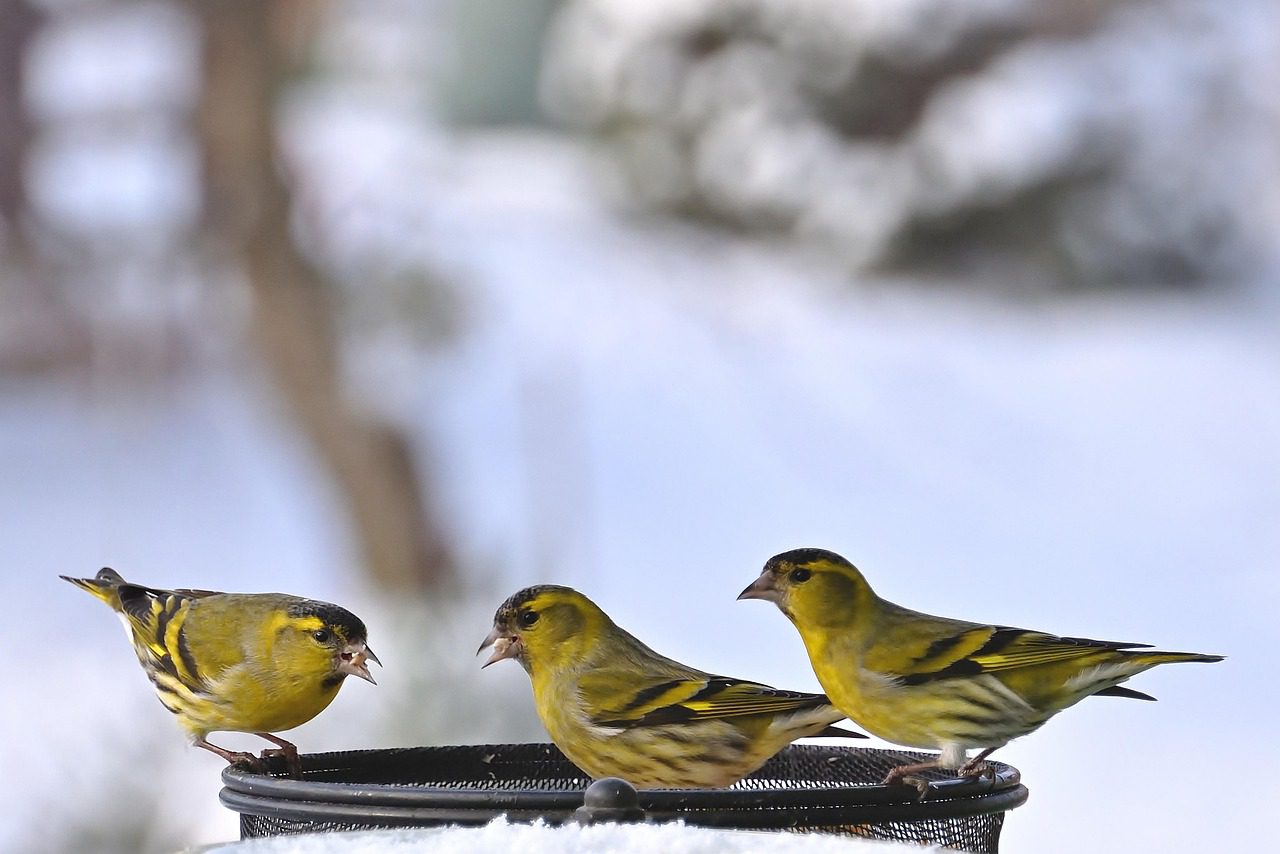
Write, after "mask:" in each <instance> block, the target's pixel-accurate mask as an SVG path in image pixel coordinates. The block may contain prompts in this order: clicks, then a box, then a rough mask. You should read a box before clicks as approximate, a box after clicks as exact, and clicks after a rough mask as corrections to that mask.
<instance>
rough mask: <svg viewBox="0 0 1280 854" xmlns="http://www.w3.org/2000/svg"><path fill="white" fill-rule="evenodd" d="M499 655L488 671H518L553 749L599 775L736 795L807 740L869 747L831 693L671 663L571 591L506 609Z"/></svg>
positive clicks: (518, 597) (497, 620)
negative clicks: (744, 782) (748, 779)
mask: <svg viewBox="0 0 1280 854" xmlns="http://www.w3.org/2000/svg"><path fill="white" fill-rule="evenodd" d="M490 646H492V647H493V653H492V655H490V656H489V659H488V660H487V661H486V662H485V663H484V666H485V667H488V666H489V665H490V664H493V663H494V662H495V661H502V660H503V659H506V658H514V659H515V660H516V661H518V662H520V665H521V666H522V667H524V669H525V671H526V672H527V673H528V674H529V681H530V683H531V684H532V686H533V699H534V706H535V707H536V708H537V710H538V717H540V718H541V719H542V723H543V725H544V726H545V727H546V728H547V732H548V733H549V734H550V736H551V740H552V741H553V742H555V744H556V746H557V747H559V748H560V750H561V751H563V752H564V754H565V755H566V756H567V757H569V759H570V760H571V761H572V762H573V763H574V764H575V765H577V766H578V767H579V768H581V769H582V770H583V771H585V772H587V773H588V774H590V775H591V776H592V777H596V778H600V777H621V778H622V779H624V780H626V781H627V782H629V783H630V784H631V785H633V786H636V787H638V788H647V789H672V788H692V789H702V788H716V787H720V786H730V785H733V784H734V783H736V782H737V781H738V780H741V779H742V778H743V777H745V776H746V775H747V774H750V773H752V772H753V771H755V770H756V769H757V768H759V767H760V766H761V765H763V764H764V763H765V761H767V760H768V759H769V757H771V756H773V755H774V754H775V753H777V752H778V751H779V750H782V749H783V748H784V747H786V746H787V745H788V744H790V743H791V742H792V741H794V740H795V739H797V738H805V737H808V736H817V735H821V736H835V737H840V738H865V736H863V735H861V734H859V733H854V732H849V731H847V730H841V729H838V728H836V727H833V726H831V724H833V723H834V722H836V721H838V720H841V719H842V718H843V717H844V715H843V714H842V713H841V712H840V711H838V710H837V709H835V708H834V707H833V706H832V705H831V703H830V701H828V700H827V698H826V696H824V695H822V694H806V693H803V692H800V691H782V690H778V689H776V688H771V687H769V686H768V685H762V684H760V683H758V682H749V681H747V680H744V679H732V678H729V677H725V676H715V675H713V674H710V673H706V672H704V671H701V670H695V669H694V668H692V667H688V666H686V665H684V664H681V663H680V662H678V661H673V660H672V659H670V658H667V657H665V656H662V655H659V654H658V653H656V652H654V651H653V650H652V649H650V648H649V647H647V646H645V645H644V644H643V643H641V642H640V641H639V640H638V639H637V638H636V637H634V636H633V635H631V634H630V633H629V632H627V631H625V630H624V629H622V628H621V627H619V626H618V625H617V624H616V623H614V622H613V620H611V619H610V618H609V616H608V615H607V614H606V613H605V612H604V611H603V610H601V609H600V607H599V606H597V605H596V604H595V603H594V602H592V601H591V600H590V599H588V598H587V597H586V596H584V595H582V594H581V593H579V592H578V591H576V590H573V589H571V588H568V587H557V586H554V585H549V584H547V585H541V586H538V587H529V588H526V589H524V590H521V591H519V592H518V593H516V594H515V595H513V596H512V597H511V598H509V599H508V600H507V601H506V602H504V603H502V606H501V607H499V608H498V611H497V613H496V614H495V615H494V619H493V630H492V631H491V632H489V635H488V637H486V638H485V639H484V643H482V644H481V645H480V650H478V651H477V653H478V652H480V651H483V650H485V649H487V648H488V647H490Z"/></svg>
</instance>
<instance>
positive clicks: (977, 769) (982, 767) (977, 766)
mask: <svg viewBox="0 0 1280 854" xmlns="http://www.w3.org/2000/svg"><path fill="white" fill-rule="evenodd" d="M956 776H957V777H961V778H963V779H966V780H981V779H982V778H983V777H988V778H990V779H992V780H994V779H995V778H996V769H995V766H994V765H992V764H991V763H990V762H986V761H984V760H982V759H976V758H975V759H970V760H969V761H968V762H966V763H964V764H963V765H961V766H960V767H959V769H957V770H956Z"/></svg>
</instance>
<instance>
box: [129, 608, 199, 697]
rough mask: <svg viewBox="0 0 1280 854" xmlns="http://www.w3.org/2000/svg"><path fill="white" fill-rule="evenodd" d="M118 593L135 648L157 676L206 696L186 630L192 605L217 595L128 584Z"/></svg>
mask: <svg viewBox="0 0 1280 854" xmlns="http://www.w3.org/2000/svg"><path fill="white" fill-rule="evenodd" d="M117 592H118V594H119V597H120V611H121V613H122V614H124V616H125V619H126V620H128V622H129V627H130V628H131V629H132V630H133V639H134V646H135V648H137V649H138V651H139V654H145V655H146V656H147V657H148V658H149V659H150V663H151V665H152V666H153V667H154V668H155V671H156V674H155V675H159V674H165V675H167V676H168V677H170V678H172V679H174V680H177V682H178V683H180V684H181V686H183V687H185V688H186V689H188V690H190V691H192V692H197V693H199V692H203V691H204V690H205V689H206V688H207V685H206V683H205V680H204V677H203V676H202V675H201V673H200V671H199V669H198V668H197V667H196V662H195V659H194V658H193V657H192V655H191V650H190V648H189V647H188V645H187V637H186V633H185V631H184V626H185V625H186V620H187V615H188V614H189V613H190V609H191V604H192V602H194V601H196V600H197V599H202V598H205V597H207V596H213V595H216V593H215V592H214V591H209V590H158V589H155V588H152V587H143V586H142V585H139V584H129V583H124V584H121V585H120V586H119V588H118V589H117ZM157 684H159V683H157Z"/></svg>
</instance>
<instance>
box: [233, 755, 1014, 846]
mask: <svg viewBox="0 0 1280 854" xmlns="http://www.w3.org/2000/svg"><path fill="white" fill-rule="evenodd" d="M922 758H928V756H927V755H926V754H921V753H913V752H907V751H896V750H873V749H867V748H850V747H824V746H813V745H792V746H791V747H788V748H787V749H786V750H784V751H782V752H781V753H779V754H778V755H777V756H775V757H774V758H773V759H770V760H769V761H768V762H766V763H765V764H764V766H763V767H762V768H760V769H759V770H758V771H756V772H755V773H754V774H752V775H751V776H750V777H747V778H746V779H744V780H742V781H741V782H739V783H737V784H736V785H734V786H732V787H730V788H727V789H713V790H695V789H651V790H642V791H640V792H639V793H638V795H637V800H638V806H639V808H640V809H641V810H643V818H644V820H647V821H674V820H677V819H678V820H682V821H684V822H686V823H687V824H691V825H697V826H701V827H717V828H733V829H738V830H791V831H803V832H820V833H836V834H845V835H852V836H861V837H867V838H872V839H892V840H899V841H910V842H919V843H930V844H934V845H944V846H948V847H953V848H958V849H961V850H965V851H978V852H986V851H996V850H998V843H999V836H1000V829H1001V827H1002V825H1003V823H1004V813H1005V812H1006V811H1007V810H1010V809H1013V808H1014V807H1017V806H1019V805H1021V804H1022V803H1023V802H1024V801H1026V799H1027V789H1026V787H1025V786H1023V785H1022V784H1021V782H1020V775H1019V773H1018V770H1017V769H1016V768H1013V767H1012V766H1009V765H1005V764H1002V763H999V762H993V763H991V765H992V766H993V768H994V769H995V775H994V777H984V778H981V779H976V780H961V779H957V778H955V777H954V776H952V775H949V774H946V773H929V774H926V775H924V776H926V777H927V778H928V779H929V780H931V781H935V782H932V784H931V786H930V789H929V791H928V793H927V795H926V797H925V798H924V799H919V794H918V792H917V791H916V789H915V788H913V787H911V786H903V785H895V786H883V785H880V780H882V779H883V778H884V775H885V774H886V773H888V771H889V769H890V768H893V767H894V766H896V765H901V764H904V763H908V762H917V761H920V760H921V759H922ZM270 768H271V773H269V774H259V773H255V772H253V771H249V770H246V769H243V768H239V767H228V768H227V769H226V770H224V771H223V772H222V781H223V783H224V788H223V790H222V792H221V793H220V795H219V797H220V799H221V801H222V803H223V805H225V806H226V807H228V808H229V809H231V810H234V811H235V812H237V813H239V814H240V836H241V838H242V839H248V838H251V837H259V836H277V835H281V834H290V833H308V832H317V831H336V830H367V829H374V828H381V827H404V826H417V827H431V826H438V825H444V824H463V825H479V824H485V823H487V822H489V821H491V820H492V819H494V818H497V817H498V816H500V815H504V816H506V817H507V818H508V820H510V821H533V820H535V819H543V820H545V821H547V822H549V823H552V824H558V823H562V822H565V821H569V820H572V819H573V818H574V813H575V810H578V808H579V807H582V806H583V793H584V791H585V790H586V788H587V787H588V786H589V785H590V784H591V778H590V777H589V776H587V775H586V774H584V773H583V772H582V771H580V770H579V769H578V768H577V766H575V765H574V764H573V763H571V762H570V761H569V760H568V759H566V758H565V757H564V754H562V753H561V752H560V751H559V750H558V749H557V748H556V747H555V746H554V745H550V744H486V745H467V746H459V747H413V748H398V749H390V750H360V751H350V752H344V753H316V754H307V755H304V756H302V769H303V773H302V778H301V779H293V778H291V777H289V776H287V775H286V774H285V769H284V766H283V764H281V763H280V762H279V760H273V761H272V763H271V765H270ZM628 792H629V790H628Z"/></svg>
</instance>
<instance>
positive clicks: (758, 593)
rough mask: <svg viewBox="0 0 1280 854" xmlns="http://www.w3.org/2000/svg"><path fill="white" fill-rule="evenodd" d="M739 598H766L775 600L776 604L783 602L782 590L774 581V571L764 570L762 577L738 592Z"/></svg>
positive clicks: (771, 600)
mask: <svg viewBox="0 0 1280 854" xmlns="http://www.w3.org/2000/svg"><path fill="white" fill-rule="evenodd" d="M738 598H739V599H764V600H766V601H768V602H773V603H774V604H775V605H777V604H781V602H782V591H781V590H779V589H778V586H777V584H775V583H774V576H773V573H772V572H762V573H760V577H759V578H757V579H756V580H755V581H753V582H751V584H750V585H749V586H748V587H747V589H746V590H743V591H742V592H741V593H739V594H738Z"/></svg>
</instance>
